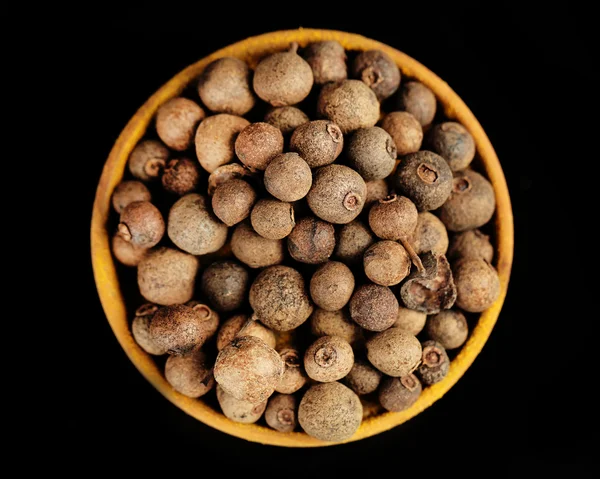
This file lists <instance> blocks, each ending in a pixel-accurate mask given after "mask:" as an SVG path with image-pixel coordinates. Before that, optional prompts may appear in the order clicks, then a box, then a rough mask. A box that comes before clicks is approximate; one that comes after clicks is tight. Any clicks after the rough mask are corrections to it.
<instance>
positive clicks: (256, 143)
mask: <svg viewBox="0 0 600 479" xmlns="http://www.w3.org/2000/svg"><path fill="white" fill-rule="evenodd" d="M282 152H283V134H282V133H281V130H279V128H276V127H274V126H273V125H270V124H269V123H263V122H258V123H251V124H250V125H248V126H247V127H246V128H244V129H243V130H242V131H241V132H240V134H239V135H238V137H237V139H236V140H235V154H236V155H237V157H238V158H239V159H240V161H241V162H242V163H243V164H244V165H246V166H247V167H248V168H254V169H255V170H265V169H266V168H267V166H268V165H269V163H270V162H271V160H272V159H273V158H275V157H276V156H277V155H279V154H281V153H282Z"/></svg>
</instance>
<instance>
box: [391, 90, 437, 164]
mask: <svg viewBox="0 0 600 479" xmlns="http://www.w3.org/2000/svg"><path fill="white" fill-rule="evenodd" d="M398 108H399V109H400V110H403V111H406V112H408V113H410V114H411V115H413V116H414V117H415V118H416V119H417V121H418V122H419V123H420V124H421V126H427V125H430V124H431V122H432V121H433V119H434V118H435V112H436V109H437V102H436V99H435V95H434V94H433V92H432V91H431V90H430V89H429V88H427V87H426V86H425V85H423V84H422V83H421V82H418V81H409V82H406V83H404V84H403V85H402V88H401V90H400V95H399V97H398ZM442 156H443V155H442Z"/></svg>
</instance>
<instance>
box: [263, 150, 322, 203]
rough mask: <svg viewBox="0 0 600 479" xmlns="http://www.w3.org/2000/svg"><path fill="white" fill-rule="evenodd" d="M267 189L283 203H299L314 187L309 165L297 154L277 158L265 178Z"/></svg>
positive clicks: (286, 154) (268, 168)
mask: <svg viewBox="0 0 600 479" xmlns="http://www.w3.org/2000/svg"><path fill="white" fill-rule="evenodd" d="M264 182H265V188H266V190H267V191H268V192H269V193H271V194H272V195H273V196H274V197H275V198H277V199H278V200H281V201H287V202H291V201H297V200H299V199H302V198H304V197H305V196H306V195H307V194H308V192H309V190H310V187H311V185H312V172H311V171H310V167H309V166H308V163H306V161H304V160H303V159H302V158H301V157H300V155H298V154H297V153H284V154H282V155H278V156H276V157H275V158H274V159H273V161H271V163H269V166H267V169H266V170H265V176H264Z"/></svg>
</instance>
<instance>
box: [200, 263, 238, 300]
mask: <svg viewBox="0 0 600 479" xmlns="http://www.w3.org/2000/svg"><path fill="white" fill-rule="evenodd" d="M200 288H201V290H202V294H204V295H205V296H206V298H207V299H208V301H209V302H210V304H211V305H212V306H213V308H215V309H216V310H217V311H223V312H228V311H234V310H236V309H238V308H241V307H242V305H243V304H244V301H245V299H246V293H247V290H248V271H247V270H246V268H244V267H243V266H242V265H241V264H239V263H236V262H235V261H217V262H215V263H213V264H211V265H210V266H209V267H208V268H206V269H205V270H204V273H202V281H201V283H200Z"/></svg>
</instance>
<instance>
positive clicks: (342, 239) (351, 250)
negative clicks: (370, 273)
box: [334, 185, 375, 265]
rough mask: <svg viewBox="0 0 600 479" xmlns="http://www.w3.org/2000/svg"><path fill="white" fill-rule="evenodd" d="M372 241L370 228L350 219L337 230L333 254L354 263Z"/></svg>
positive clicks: (345, 261)
mask: <svg viewBox="0 0 600 479" xmlns="http://www.w3.org/2000/svg"><path fill="white" fill-rule="evenodd" d="M367 188H368V185H367ZM374 241H375V240H374V238H373V234H372V233H371V230H370V229H369V228H368V227H367V226H366V225H365V224H363V223H362V222H360V221H352V222H350V223H348V224H345V225H344V226H343V227H342V229H341V230H340V231H339V233H338V238H337V246H336V249H335V253H334V256H335V258H336V259H339V260H340V261H343V262H344V263H346V264H348V265H356V264H358V263H360V262H361V261H362V257H363V254H364V252H365V251H366V250H367V248H368V247H369V246H371V245H372V244H373V242H374Z"/></svg>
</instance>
